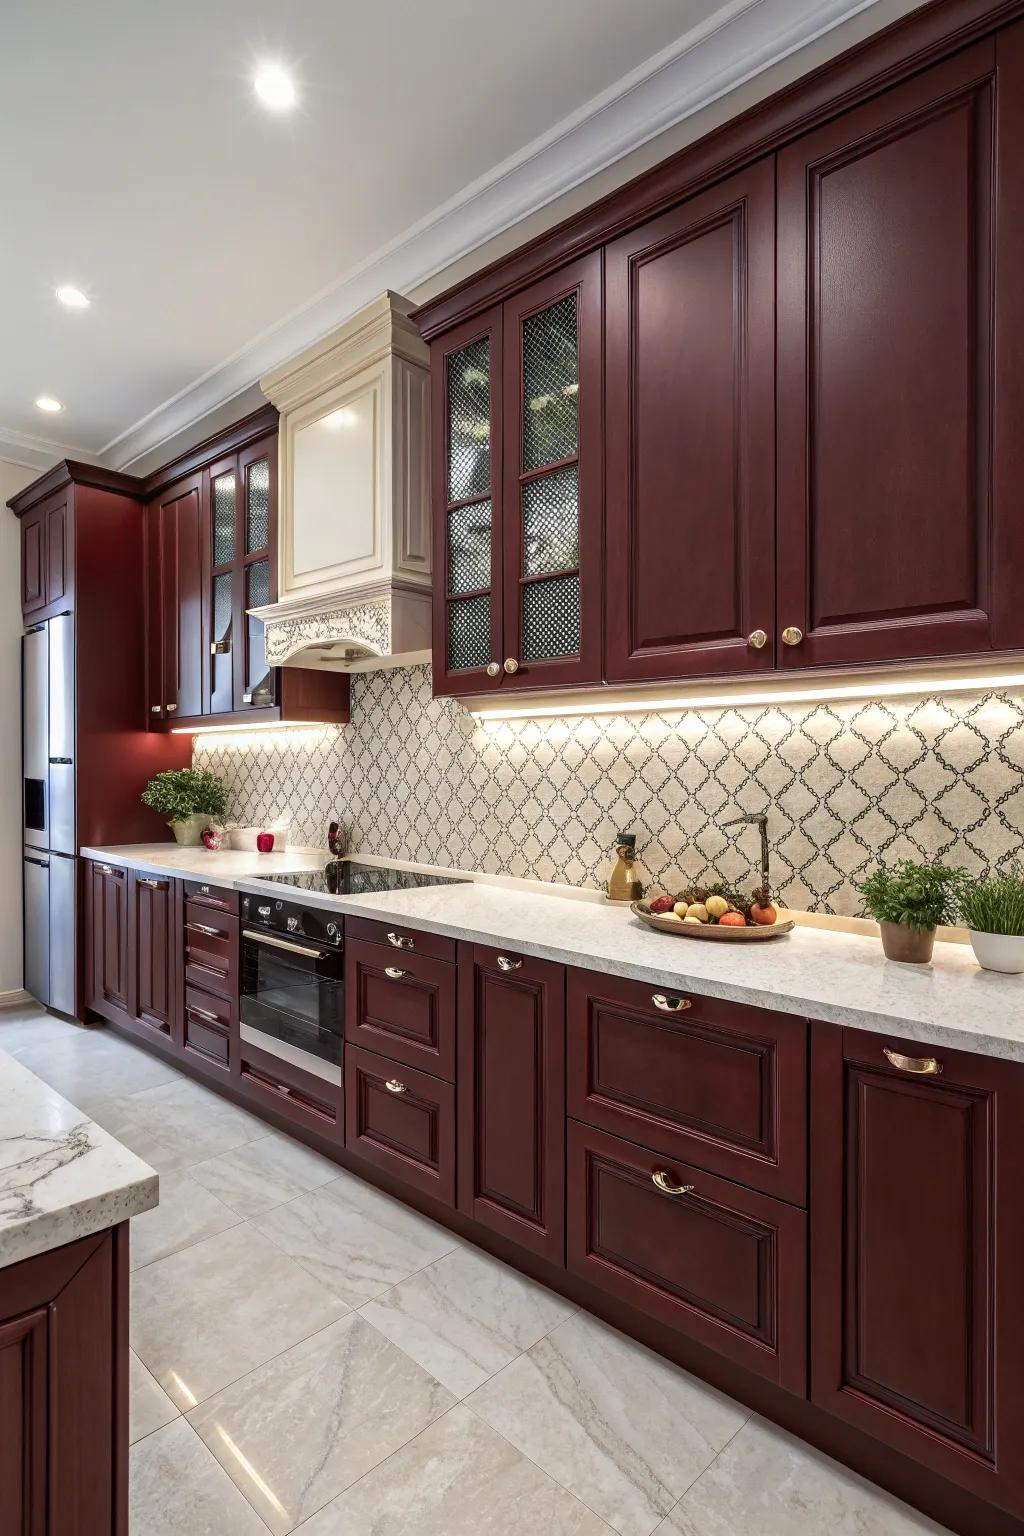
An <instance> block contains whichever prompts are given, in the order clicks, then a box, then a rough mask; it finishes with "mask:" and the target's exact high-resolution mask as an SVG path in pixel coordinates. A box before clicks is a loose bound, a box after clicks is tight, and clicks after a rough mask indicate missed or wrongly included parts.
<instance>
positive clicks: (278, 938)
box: [239, 901, 345, 1084]
mask: <svg viewBox="0 0 1024 1536" xmlns="http://www.w3.org/2000/svg"><path fill="white" fill-rule="evenodd" d="M277 905H280V903H278V904H277ZM246 907H249V908H250V910H251V909H252V908H253V907H255V903H251V902H248V901H247V902H244V903H243V912H242V920H243V926H242V942H241V986H240V1002H239V1030H240V1034H241V1038H242V1040H243V1041H248V1043H249V1044H250V1045H254V1046H258V1047H259V1048H260V1049H261V1050H263V1051H266V1052H268V1053H269V1054H270V1055H273V1056H278V1057H280V1058H281V1059H282V1060H284V1061H287V1062H290V1063H291V1064H292V1066H296V1067H301V1068H302V1069H303V1070H304V1071H306V1072H310V1073H312V1074H313V1075H314V1076H316V1077H319V1078H321V1079H322V1080H323V1081H325V1082H329V1083H334V1084H339V1083H340V1082H341V1060H342V1030H343V1027H344V1018H345V987H344V965H345V955H344V945H343V942H342V936H341V923H338V924H334V923H330V924H325V925H323V927H324V933H325V937H324V938H323V940H321V939H320V938H319V937H318V938H315V939H314V938H310V937H308V936H307V935H305V934H289V933H280V932H274V931H272V930H271V929H270V928H269V927H265V926H263V925H262V924H261V923H254V922H251V921H248V922H247V921H246V917H247V913H246V910H245V909H246ZM268 915H269V914H268ZM275 915H276V914H275ZM328 928H330V929H331V930H332V932H331V933H330V934H329V935H328V934H327V932H326V930H327V929H328Z"/></svg>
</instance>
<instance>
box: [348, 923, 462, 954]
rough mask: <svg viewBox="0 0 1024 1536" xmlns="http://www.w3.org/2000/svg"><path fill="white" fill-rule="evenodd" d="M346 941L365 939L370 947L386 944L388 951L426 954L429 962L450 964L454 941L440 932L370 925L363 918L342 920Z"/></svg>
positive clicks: (400, 926) (396, 924)
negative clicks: (446, 962)
mask: <svg viewBox="0 0 1024 1536" xmlns="http://www.w3.org/2000/svg"><path fill="white" fill-rule="evenodd" d="M345 937H346V939H365V940H366V941H367V942H368V943H370V944H386V945H387V947H388V948H389V949H396V950H401V951H402V953H403V954H406V955H411V954H416V955H429V956H430V958H431V959H433V960H448V961H450V962H451V963H453V964H454V961H455V955H456V948H455V940H454V939H448V938H446V937H445V936H444V934H442V933H421V932H420V930H419V929H418V928H408V927H405V926H402V925H399V924H398V923H374V922H371V921H370V920H369V918H366V917H346V919H345Z"/></svg>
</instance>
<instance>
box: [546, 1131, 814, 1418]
mask: <svg viewBox="0 0 1024 1536" xmlns="http://www.w3.org/2000/svg"><path fill="white" fill-rule="evenodd" d="M655 1174H659V1175H660V1176H661V1177H662V1178H663V1179H664V1180H665V1181H666V1182H667V1183H668V1184H669V1186H670V1187H676V1188H680V1187H685V1190H686V1192H685V1193H679V1194H665V1193H662V1192H661V1190H660V1189H658V1188H657V1187H656V1186H655V1183H654V1175H655ZM568 1195H569V1199H568V1206H569V1221H568V1267H569V1269H570V1270H571V1271H572V1272H573V1273H575V1274H577V1275H580V1276H582V1278H583V1279H585V1280H589V1281H590V1282H591V1284H593V1285H597V1286H600V1287H601V1289H602V1290H605V1291H607V1292H609V1294H611V1295H613V1296H617V1297H619V1298H620V1299H621V1300H622V1301H625V1302H628V1303H629V1304H630V1305H631V1306H634V1307H636V1308H637V1309H638V1311H641V1312H644V1313H646V1314H647V1315H648V1316H649V1317H653V1318H656V1319H657V1320H658V1321H659V1322H662V1323H667V1324H668V1325H669V1326H670V1327H673V1328H677V1329H678V1330H679V1331H680V1332H681V1333H685V1334H688V1335H689V1336H690V1337H691V1338H693V1339H695V1340H696V1341H697V1342H698V1343H700V1344H703V1345H706V1346H707V1347H708V1348H709V1349H713V1350H716V1351H718V1353H719V1354H722V1355H725V1356H727V1357H728V1358H729V1359H730V1360H735V1361H736V1362H737V1363H738V1364H740V1365H743V1366H746V1367H747V1369H748V1370H751V1371H756V1372H757V1374H758V1375H759V1376H766V1377H767V1378H768V1379H769V1380H770V1381H774V1382H777V1383H778V1384H779V1385H780V1386H783V1387H786V1388H788V1389H789V1390H790V1391H791V1392H799V1393H803V1392H804V1390H805V1385H806V1374H807V1358H806V1355H807V1339H806V1312H807V1308H806V1295H807V1251H806V1248H807V1233H806V1222H807V1218H806V1215H805V1213H804V1212H803V1211H800V1210H797V1209H796V1208H795V1207H794V1206H791V1205H786V1204H785V1203H783V1202H782V1201H780V1200H772V1199H770V1198H769V1197H768V1196H767V1195H763V1194H760V1193H759V1192H758V1191H755V1190H750V1189H743V1188H742V1187H741V1186H740V1185H738V1184H732V1183H730V1182H728V1181H727V1180H726V1179H719V1178H715V1177H714V1176H713V1175H711V1174H709V1173H705V1172H704V1171H703V1170H702V1169H698V1168H695V1167H692V1166H688V1165H687V1164H685V1163H681V1162H677V1161H674V1160H671V1159H668V1158H665V1157H663V1156H662V1155H661V1154H660V1153H657V1152H649V1151H647V1150H646V1149H644V1148H643V1147H637V1146H634V1145H633V1144H632V1143H631V1142H628V1141H620V1140H619V1138H618V1137H616V1136H608V1135H607V1134H606V1133H605V1132H603V1131H595V1130H593V1129H592V1128H591V1127H590V1126H586V1125H580V1124H578V1123H577V1122H576V1121H574V1120H570V1121H569V1174H568Z"/></svg>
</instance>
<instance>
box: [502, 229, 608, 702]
mask: <svg viewBox="0 0 1024 1536" xmlns="http://www.w3.org/2000/svg"><path fill="white" fill-rule="evenodd" d="M601 286H602V277H601V254H600V252H594V253H593V255H590V256H585V257H584V258H583V259H582V260H581V261H577V262H574V263H573V264H572V265H571V266H568V267H564V268H562V270H561V271H559V272H556V273H554V275H553V276H551V277H548V278H545V279H543V280H542V281H541V282H538V283H534V284H533V285H532V286H531V287H529V288H526V289H524V290H523V292H522V293H518V294H516V296H515V298H512V299H509V300H508V301H507V302H506V303H505V305H504V306H503V312H502V324H503V328H504V341H503V344H502V355H503V375H504V377H503V384H502V431H503V435H504V447H503V454H502V462H503V465H504V495H503V497H502V509H501V512H502V527H501V540H502V566H503V570H504V586H505V593H504V639H503V642H502V656H501V658H500V659H501V662H502V667H503V674H504V675H503V679H502V688H503V689H504V690H506V691H508V690H509V689H515V688H547V687H550V686H552V685H554V684H571V683H576V684H585V683H599V682H600V681H601V677H602V666H601V651H602V644H601V635H602V629H603V625H602V617H601V615H602V606H603V603H602V581H601V573H602V564H603V558H602V544H603V536H604V535H603V530H604V506H603V481H604V477H603V472H602V463H601V454H602V431H601V413H602V399H601V391H602V377H601V376H602V367H601V313H602V296H601Z"/></svg>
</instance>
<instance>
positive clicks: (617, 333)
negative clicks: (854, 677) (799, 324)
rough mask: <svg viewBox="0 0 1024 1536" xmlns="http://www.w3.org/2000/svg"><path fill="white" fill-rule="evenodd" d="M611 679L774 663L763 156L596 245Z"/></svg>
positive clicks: (768, 266) (768, 253) (771, 283)
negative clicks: (601, 306) (602, 290)
mask: <svg viewBox="0 0 1024 1536" xmlns="http://www.w3.org/2000/svg"><path fill="white" fill-rule="evenodd" d="M605 283H606V303H605V337H606V363H605V367H606V400H607V405H606V420H607V421H608V423H609V428H610V430H609V431H608V433H607V440H606V446H605V452H606V458H607V491H606V496H607V556H606V586H607V592H608V601H607V607H606V666H605V675H606V677H607V679H608V680H609V681H610V682H629V681H634V680H642V679H658V678H677V677H687V676H693V675H696V674H700V673H725V672H749V671H754V670H760V669H767V668H771V667H772V666H773V665H774V661H775V590H774V562H775V515H774V513H775V328H774V304H775V294H774V289H775V163H774V160H773V159H766V160H763V161H760V162H758V163H757V164H755V165H752V166H750V167H749V168H748V169H747V170H745V171H742V172H741V173H740V174H739V175H737V176H733V177H731V178H730V179H729V180H727V181H724V182H722V183H720V184H719V185H718V186H716V187H713V188H712V189H711V190H710V191H707V192H703V193H701V194H699V195H698V196H696V197H692V198H689V199H688V200H687V201H686V202H685V203H683V204H682V205H681V206H680V207H678V208H674V209H673V210H672V211H671V212H670V213H667V214H664V215H663V216H662V217H661V218H658V219H655V220H654V221H653V222H651V223H649V224H645V225H643V226H642V227H641V228H640V229H636V230H632V231H631V232H630V233H629V234H627V235H624V236H622V238H621V239H619V240H615V241H613V243H612V244H611V245H609V246H608V248H607V250H606V252H605Z"/></svg>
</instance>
